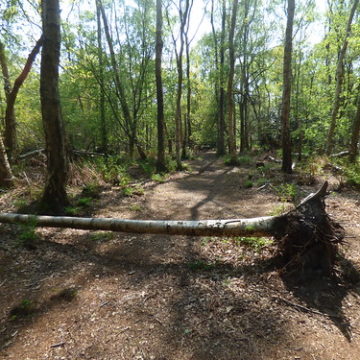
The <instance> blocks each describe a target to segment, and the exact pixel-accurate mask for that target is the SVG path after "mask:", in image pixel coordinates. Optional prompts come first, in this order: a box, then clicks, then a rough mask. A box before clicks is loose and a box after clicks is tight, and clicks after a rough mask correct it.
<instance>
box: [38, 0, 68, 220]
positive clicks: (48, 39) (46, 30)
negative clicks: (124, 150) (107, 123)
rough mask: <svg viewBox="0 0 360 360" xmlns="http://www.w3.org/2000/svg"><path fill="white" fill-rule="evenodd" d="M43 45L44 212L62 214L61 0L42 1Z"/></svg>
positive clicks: (64, 165) (65, 171)
mask: <svg viewBox="0 0 360 360" xmlns="http://www.w3.org/2000/svg"><path fill="white" fill-rule="evenodd" d="M42 22H43V39H44V43H43V48H42V56H41V69H40V97H41V113H42V119H43V126H44V132H45V142H46V146H45V148H46V156H47V177H46V184H45V190H44V193H43V196H42V199H41V204H40V211H41V212H45V213H50V214H61V213H63V212H64V208H65V206H66V205H67V204H68V199H67V195H66V189H65V187H66V182H67V175H68V162H67V154H66V148H65V130H64V125H63V121H62V117H61V105H60V99H59V87H58V83H59V61H60V42H61V35H60V8H59V0H43V1H42Z"/></svg>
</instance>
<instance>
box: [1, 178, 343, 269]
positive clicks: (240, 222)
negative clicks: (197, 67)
mask: <svg viewBox="0 0 360 360" xmlns="http://www.w3.org/2000/svg"><path fill="white" fill-rule="evenodd" d="M326 189H327V183H324V185H323V186H322V187H321V189H320V190H319V191H318V192H317V193H315V194H311V195H309V196H308V197H307V198H305V199H304V200H303V201H302V202H301V203H300V205H299V206H298V207H297V208H296V209H295V210H292V211H290V212H288V213H286V214H283V215H280V216H266V217H259V218H252V219H230V220H200V221H180V220H177V221H176V220H173V221H169V220H126V219H111V218H76V217H55V216H34V215H21V214H0V222H1V223H9V224H13V223H23V224H32V225H33V226H44V227H60V228H64V227H69V228H74V229H88V230H107V231H121V232H130V233H141V234H142V233H146V234H167V235H187V236H221V237H223V236H229V237H233V236H255V237H260V236H273V237H275V239H276V241H277V242H278V246H279V252H280V254H281V255H282V256H283V259H284V261H285V262H286V264H287V266H286V267H287V269H294V268H296V269H299V270H302V271H304V270H310V271H311V270H316V271H319V270H321V271H322V272H324V273H326V274H329V273H331V272H332V271H333V266H334V264H335V260H336V254H337V244H339V243H341V241H342V239H343V237H344V232H343V229H342V228H341V226H340V225H339V224H337V223H335V222H334V221H332V220H331V219H330V218H329V216H328V215H327V214H326V212H325V204H324V197H325V195H326V194H327V193H326Z"/></svg>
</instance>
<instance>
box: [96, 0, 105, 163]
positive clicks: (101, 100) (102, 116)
mask: <svg viewBox="0 0 360 360" xmlns="http://www.w3.org/2000/svg"><path fill="white" fill-rule="evenodd" d="M95 6H96V21H97V45H98V61H99V92H100V94H99V96H100V98H99V112H100V114H99V116H100V129H101V148H102V152H103V153H104V154H105V156H107V155H108V135H107V124H106V119H105V88H104V87H105V84H104V55H103V47H102V38H101V11H100V8H99V4H98V1H96V0H95Z"/></svg>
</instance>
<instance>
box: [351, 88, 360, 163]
mask: <svg viewBox="0 0 360 360" xmlns="http://www.w3.org/2000/svg"><path fill="white" fill-rule="evenodd" d="M359 140H360V93H359V95H358V101H357V109H356V115H355V118H354V121H353V124H352V132H351V142H350V148H349V161H350V162H351V163H353V164H354V163H355V162H356V158H357V156H358V154H359V148H358V143H359Z"/></svg>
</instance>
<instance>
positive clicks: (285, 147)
mask: <svg viewBox="0 0 360 360" xmlns="http://www.w3.org/2000/svg"><path fill="white" fill-rule="evenodd" d="M294 13H295V0H288V8H287V24H286V33H285V47H284V65H283V94H282V106H281V124H282V131H281V133H282V171H283V172H285V173H288V174H291V173H292V158H291V134H290V98H291V58H292V34H293V22H294Z"/></svg>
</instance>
